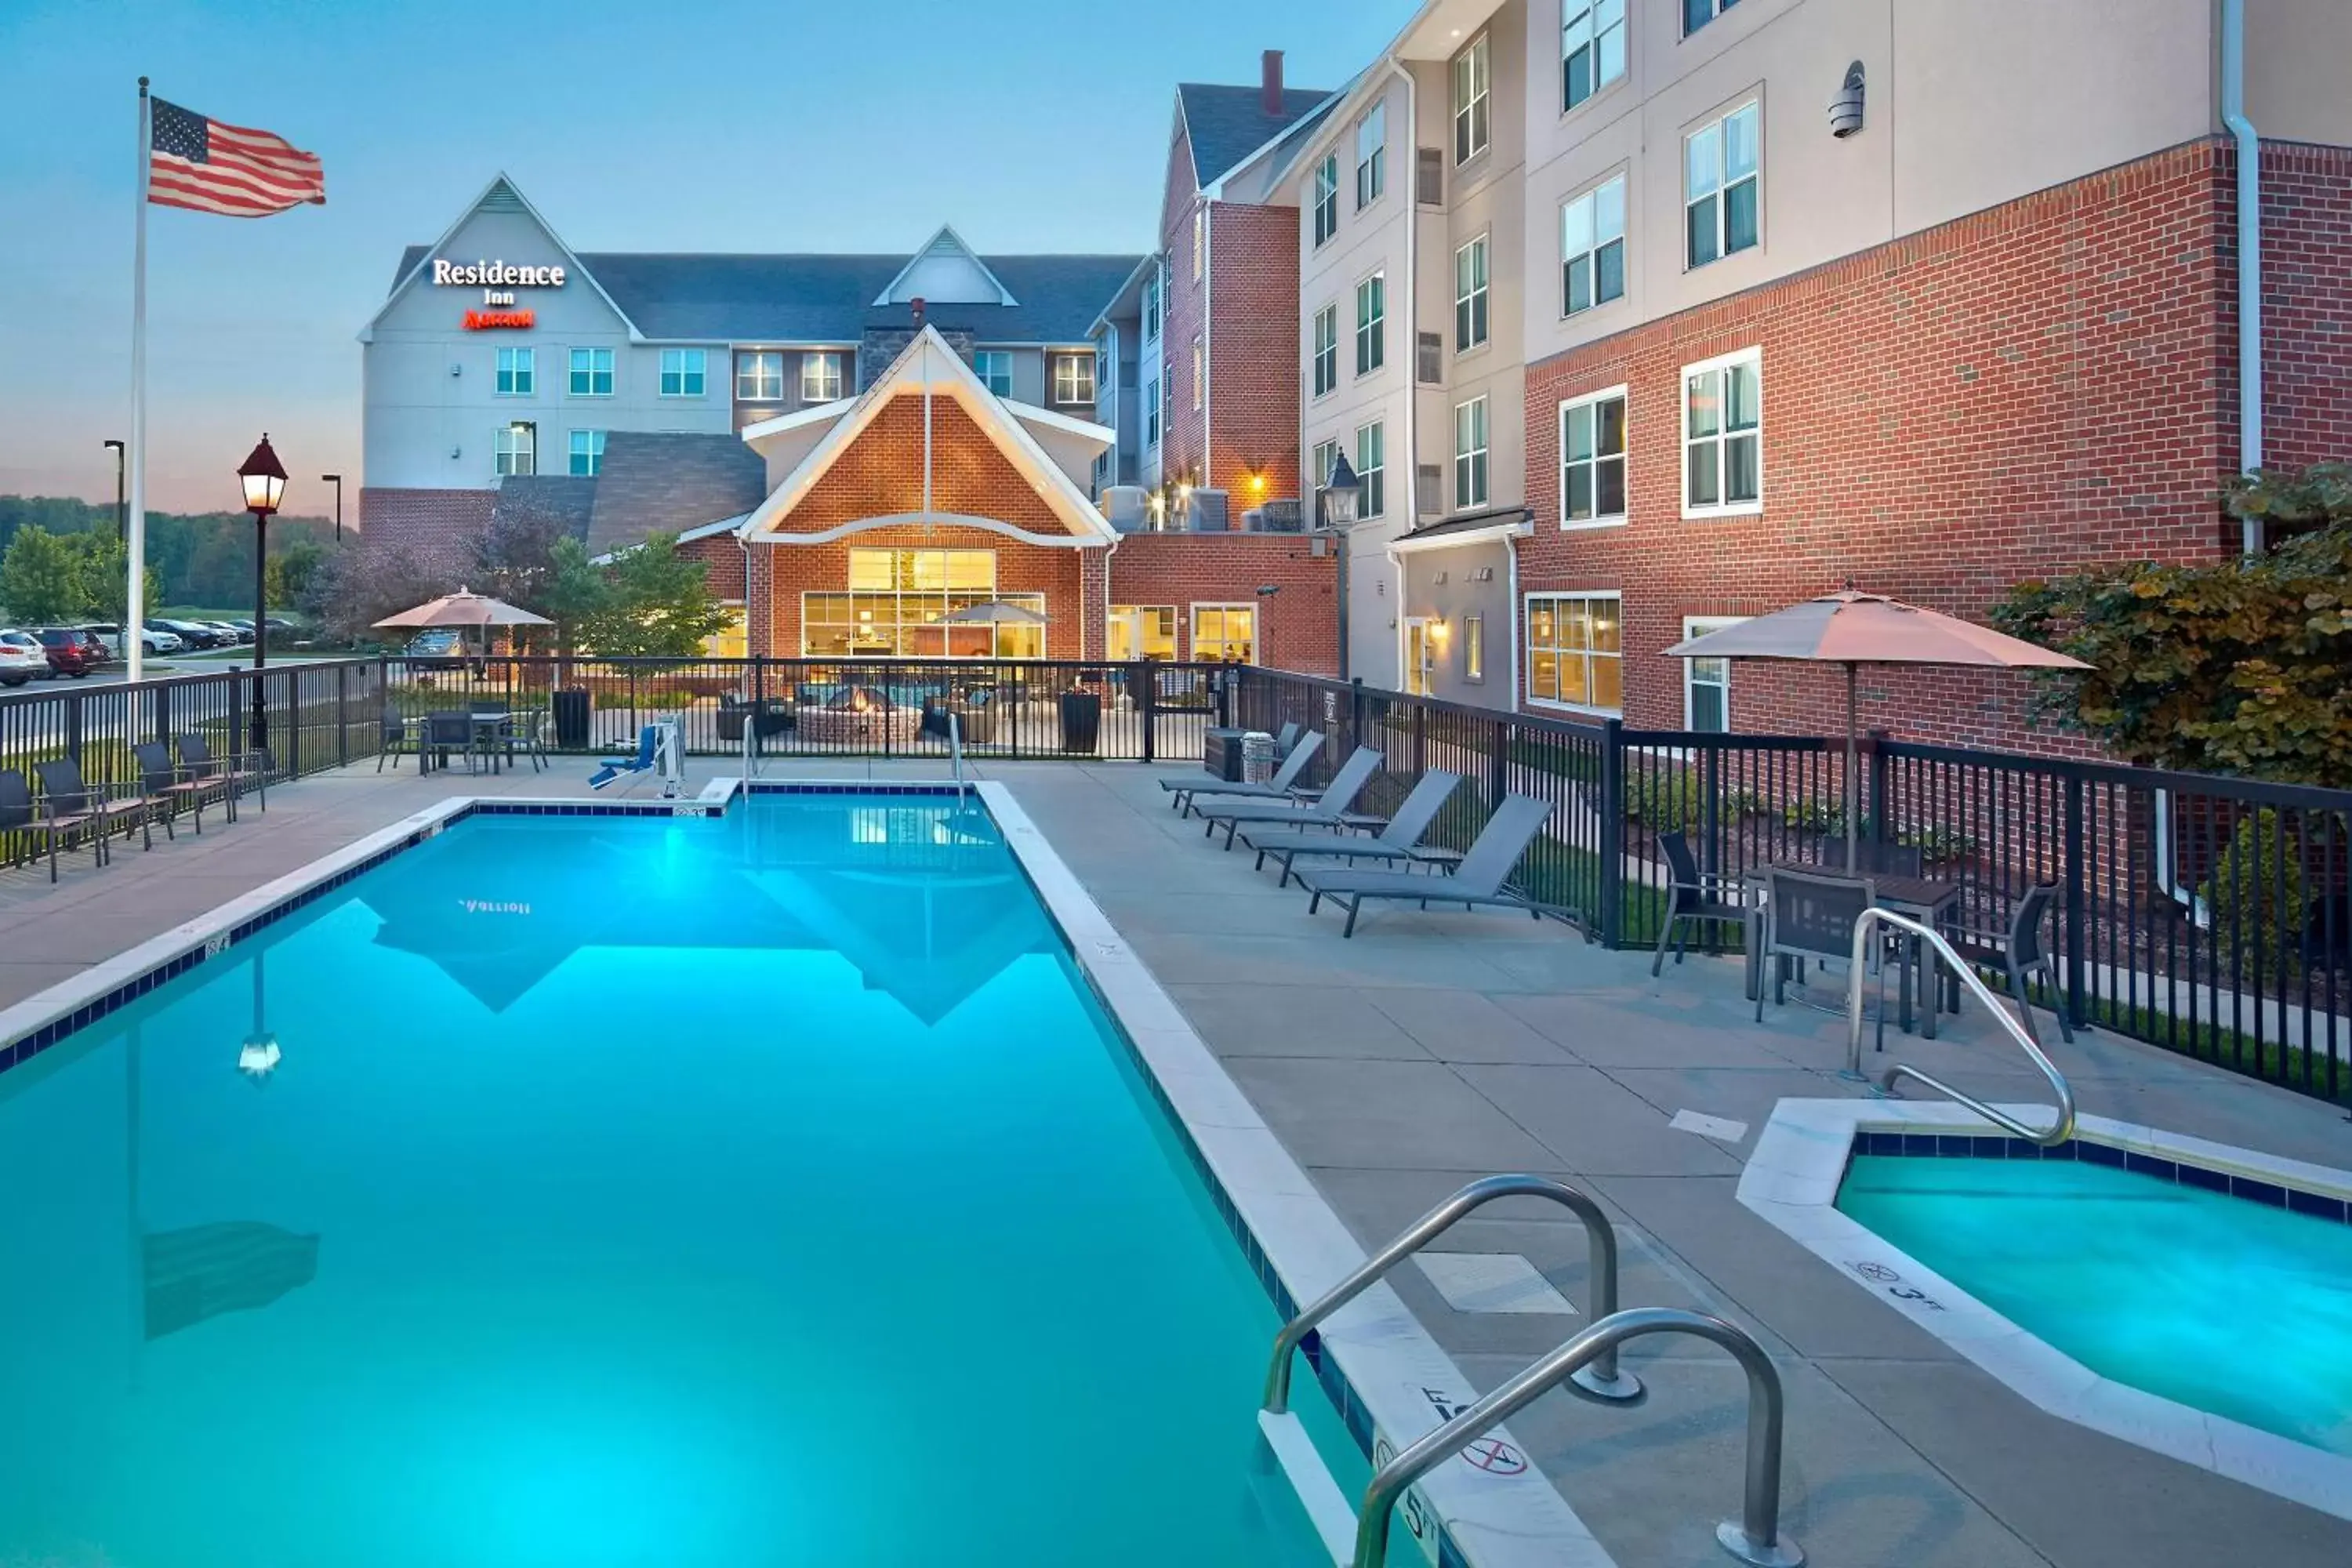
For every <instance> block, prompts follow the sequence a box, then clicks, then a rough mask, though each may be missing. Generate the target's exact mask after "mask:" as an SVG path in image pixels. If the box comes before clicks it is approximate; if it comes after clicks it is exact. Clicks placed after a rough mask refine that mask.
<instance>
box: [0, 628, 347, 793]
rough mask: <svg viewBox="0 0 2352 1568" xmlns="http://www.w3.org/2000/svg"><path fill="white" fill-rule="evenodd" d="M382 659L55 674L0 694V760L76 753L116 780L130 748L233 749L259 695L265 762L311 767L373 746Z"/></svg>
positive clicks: (101, 779)
mask: <svg viewBox="0 0 2352 1568" xmlns="http://www.w3.org/2000/svg"><path fill="white" fill-rule="evenodd" d="M383 675H384V671H383V665H382V664H381V663H380V662H379V661H377V660H375V659H372V658H366V659H336V660H332V661H330V662H323V663H317V664H296V665H286V666H283V667H281V668H275V669H266V670H264V671H262V672H261V673H260V674H259V675H258V676H256V675H255V674H254V673H253V672H252V671H251V670H248V669H243V668H238V669H236V670H226V669H225V670H222V671H220V672H218V673H216V674H205V675H181V676H173V677H171V678H169V679H162V680H145V681H141V682H140V683H139V684H137V685H136V686H132V685H129V684H125V683H120V682H117V683H110V684H106V685H88V684H83V683H81V682H79V681H68V680H66V679H58V680H56V681H53V682H51V683H49V684H48V685H46V686H42V687H37V688H34V689H27V690H23V691H16V692H11V693H9V694H7V695H5V696H0V769H6V770H14V771H16V772H19V773H24V774H26V777H27V778H28V779H29V778H30V777H31V775H32V772H33V764H34V763H44V762H54V761H56V760H58V759H59V758H62V757H71V758H73V759H75V760H76V761H77V762H78V763H79V764H80V767H81V772H82V776H83V777H84V778H87V779H89V780H90V781H92V782H94V783H109V784H118V783H122V782H125V781H127V780H129V779H131V777H132V776H133V774H134V771H135V770H134V768H133V765H132V758H131V747H132V746H133V745H135V744H139V743H141V742H151V741H162V742H171V741H173V740H174V739H176V738H177V737H178V736H181V735H184V734H198V735H202V736H203V737H204V738H205V741H206V742H208V743H209V744H210V745H211V747H212V749H213V750H214V751H215V752H224V751H228V750H241V749H242V748H243V747H244V745H245V744H246V742H247V740H248V738H249V736H250V734H251V731H252V721H253V705H254V691H255V688H256V685H257V684H258V686H259V689H260V692H261V699H262V712H263V717H264V726H265V732H266V736H267V741H268V748H269V753H270V759H271V763H272V766H273V767H274V768H276V769H277V770H278V771H279V772H281V773H294V774H300V773H316V772H318V771H319V770H320V769H322V768H331V767H336V766H339V765H341V763H347V762H350V761H352V759H353V758H355V757H369V756H373V755H374V754H375V750H376V740H377V735H378V731H379V724H378V713H379V711H380V710H381V708H382V705H383Z"/></svg>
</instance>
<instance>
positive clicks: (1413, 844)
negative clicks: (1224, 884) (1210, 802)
mask: <svg viewBox="0 0 2352 1568" xmlns="http://www.w3.org/2000/svg"><path fill="white" fill-rule="evenodd" d="M1461 782H1462V775H1461V774H1460V773H1447V772H1446V771H1445V770H1444V769H1443V768H1432V769H1430V770H1429V771H1428V772H1427V773H1423V774H1422V775H1421V782H1420V783H1419V784H1414V785H1413V786H1412V794H1410V795H1406V796H1405V797H1404V804H1403V805H1400V806H1398V807H1397V809H1396V815H1395V816H1391V817H1390V818H1389V820H1388V825H1387V826H1384V827H1382V828H1381V830H1380V832H1378V833H1376V834H1374V835H1373V836H1372V837H1370V838H1350V837H1340V836H1338V835H1335V834H1331V833H1267V832H1264V831H1255V832H1252V833H1251V834H1250V835H1249V842H1250V847H1251V848H1253V849H1255V850H1256V851H1257V868H1258V869H1259V870H1261V871H1263V870H1265V858H1266V857H1267V856H1269V855H1278V856H1280V857H1281V858H1282V880H1281V881H1280V882H1279V883H1277V884H1276V886H1278V887H1284V888H1286V887H1288V886H1290V876H1291V870H1290V868H1291V862H1292V861H1294V860H1296V859H1297V858H1299V857H1300V856H1302V855H1303V856H1311V857H1320V856H1326V855H1344V856H1346V857H1347V858H1349V861H1350V862H1353V861H1356V860H1381V861H1386V862H1389V863H1391V864H1399V863H1402V864H1403V865H1404V866H1405V868H1407V869H1410V868H1411V867H1412V865H1413V864H1415V863H1419V864H1442V863H1448V862H1452V861H1456V860H1459V859H1461V858H1462V856H1461V852H1460V851H1458V850H1454V849H1439V848H1436V847H1433V846H1429V845H1424V844H1423V843H1422V841H1421V836H1422V835H1423V834H1424V833H1426V832H1428V831H1429V825H1430V824H1431V823H1433V822H1434V821H1436V820H1437V814H1438V811H1439V810H1440V809H1441V808H1442V807H1443V806H1444V805H1445V801H1446V797H1447V796H1449V795H1452V794H1453V793H1454V787H1455V786H1456V785H1458V784H1461Z"/></svg>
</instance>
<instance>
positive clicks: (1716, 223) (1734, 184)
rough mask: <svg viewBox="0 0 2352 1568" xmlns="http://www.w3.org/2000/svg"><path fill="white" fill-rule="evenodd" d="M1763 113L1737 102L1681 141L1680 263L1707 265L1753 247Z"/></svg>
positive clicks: (1759, 198) (1760, 187) (1760, 179)
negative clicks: (1681, 203)
mask: <svg viewBox="0 0 2352 1568" xmlns="http://www.w3.org/2000/svg"><path fill="white" fill-rule="evenodd" d="M1762 123H1763V110H1761V109H1760V108H1759V106H1758V105H1756V104H1753V103H1748V104H1743V105H1741V106H1740V107H1739V108H1738V109H1735V110H1732V111H1731V112H1730V113H1728V114H1727V115H1725V116H1724V117H1723V118H1722V119H1720V120H1718V121H1715V122H1714V123H1713V124H1711V125H1706V126H1702V127H1700V128H1699V129H1698V130H1696V131H1694V132H1691V133H1690V134H1689V135H1688V136H1685V137H1684V138H1683V219H1684V222H1683V232H1684V249H1683V262H1684V265H1685V267H1704V266H1706V264H1707V263H1708V262H1710V261H1714V260H1717V259H1718V258H1722V257H1726V256H1729V255H1730V254H1732V252H1734V251H1738V250H1746V249H1748V247H1750V246H1752V245H1754V244H1755V243H1756V238H1757V232H1758V220H1759V207H1760V205H1761V203H1762V200H1763V185H1764V181H1763V176H1762V175H1761V174H1759V172H1758V171H1759V167H1760V163H1759V152H1760V151H1761V149H1760V148H1759V145H1758V141H1759V131H1760V128H1761V125H1762Z"/></svg>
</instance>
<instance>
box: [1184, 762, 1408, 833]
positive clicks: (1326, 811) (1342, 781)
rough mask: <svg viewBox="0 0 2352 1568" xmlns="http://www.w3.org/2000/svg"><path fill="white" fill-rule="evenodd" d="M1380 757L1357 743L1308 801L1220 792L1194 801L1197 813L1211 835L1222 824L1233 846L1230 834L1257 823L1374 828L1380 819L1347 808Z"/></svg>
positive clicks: (1375, 769) (1336, 828)
mask: <svg viewBox="0 0 2352 1568" xmlns="http://www.w3.org/2000/svg"><path fill="white" fill-rule="evenodd" d="M1382 760H1383V759H1382V758H1381V753H1380V752H1379V750H1378V749H1377V748H1375V747H1372V746H1358V747H1357V748H1356V750H1355V754H1354V755H1352V756H1350V757H1349V759H1348V760H1347V761H1346V762H1344V763H1340V764H1339V772H1338V773H1333V774H1332V775H1331V782H1330V783H1329V784H1326V785H1324V786H1323V792H1322V793H1321V794H1320V795H1317V796H1316V797H1315V798H1314V800H1312V801H1311V802H1301V803H1299V804H1297V805H1277V804H1276V803H1274V802H1270V801H1259V800H1248V799H1242V800H1233V799H1228V798H1227V797H1225V796H1223V795H1211V796H1210V797H1209V798H1208V800H1207V802H1206V803H1205V804H1202V803H1201V802H1197V801H1196V802H1195V803H1194V806H1195V810H1196V813H1197V815H1198V816H1200V817H1201V818H1202V821H1204V822H1206V823H1207V824H1208V825H1209V835H1210V837H1215V835H1216V831H1217V828H1218V826H1219V825H1220V824H1222V825H1223V827H1224V830H1225V847H1226V848H1228V849H1231V848H1232V847H1234V834H1236V833H1238V832H1240V831H1241V829H1243V828H1244V827H1247V826H1254V825H1257V824H1273V825H1275V826H1283V825H1289V826H1298V827H1325V828H1329V829H1330V830H1332V831H1333V832H1335V833H1336V832H1344V831H1347V830H1349V829H1354V828H1363V827H1378V826H1380V825H1381V819H1380V818H1379V817H1377V816H1367V815H1366V814H1364V813H1362V812H1360V811H1351V810H1349V807H1350V806H1352V805H1355V804H1356V797H1357V796H1358V795H1361V794H1363V793H1364V786H1365V785H1366V784H1370V783H1371V782H1372V775H1373V774H1374V773H1378V772H1380V768H1381V762H1382Z"/></svg>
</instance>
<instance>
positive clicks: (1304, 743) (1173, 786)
mask: <svg viewBox="0 0 2352 1568" xmlns="http://www.w3.org/2000/svg"><path fill="white" fill-rule="evenodd" d="M1322 750H1323V733H1322V731H1319V730H1303V731H1299V735H1298V739H1297V741H1296V742H1293V743H1292V745H1291V748H1290V752H1289V754H1288V755H1286V756H1285V757H1284V758H1283V759H1282V765H1281V766H1280V767H1278V768H1276V769H1275V770H1274V776H1273V777H1272V778H1270V779H1268V780H1267V781H1266V782H1265V783H1264V784H1244V783H1241V782H1238V781H1234V780H1230V779H1218V778H1211V777H1210V776H1209V775H1208V774H1206V773H1190V774H1187V775H1185V776H1184V777H1182V778H1172V779H1161V780H1160V788H1161V789H1164V790H1167V791H1169V792H1170V793H1171V794H1172V795H1175V797H1176V803H1175V804H1176V814H1177V815H1178V816H1192V811H1193V808H1194V807H1196V806H1198V805H1200V804H1201V800H1202V797H1203V796H1206V795H1234V796H1240V797H1245V798H1247V799H1250V800H1288V799H1290V798H1291V796H1292V795H1293V793H1294V788H1293V786H1295V785H1296V784H1297V783H1298V775H1299V774H1301V773H1305V772H1306V771H1307V764H1308V763H1312V762H1313V761H1314V760H1315V757H1316V754H1317V753H1318V752H1321V751H1322Z"/></svg>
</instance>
